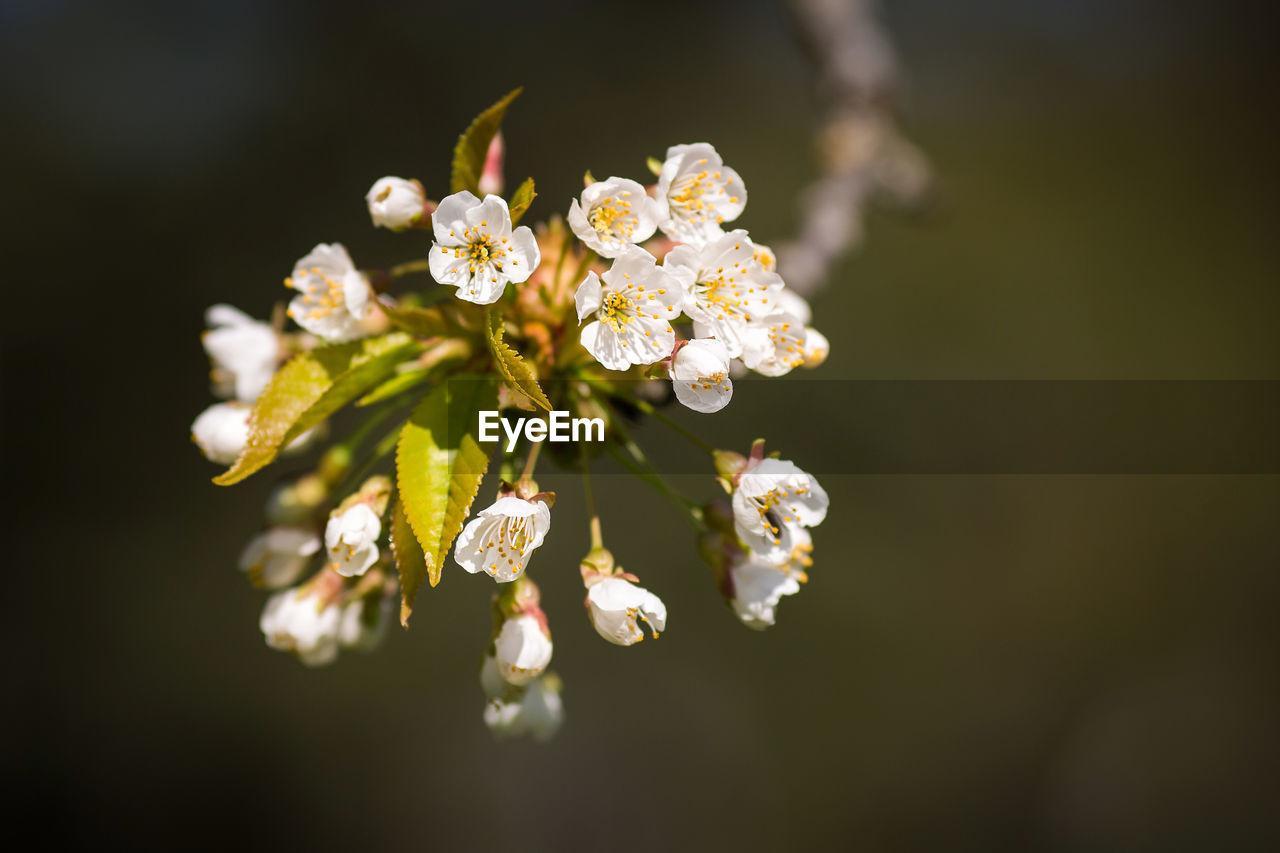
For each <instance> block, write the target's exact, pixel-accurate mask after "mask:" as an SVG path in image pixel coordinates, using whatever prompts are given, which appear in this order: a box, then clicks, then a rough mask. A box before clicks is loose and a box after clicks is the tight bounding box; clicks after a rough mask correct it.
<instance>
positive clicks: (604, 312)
mask: <svg viewBox="0 0 1280 853" xmlns="http://www.w3.org/2000/svg"><path fill="white" fill-rule="evenodd" d="M634 310H635V304H634V303H633V302H632V301H631V300H630V299H628V298H627V297H626V296H624V295H623V294H621V293H619V292H618V291H616V290H611V291H609V292H608V293H606V294H605V295H604V302H603V304H601V306H600V311H599V312H598V316H599V317H600V321H601V322H602V323H604V324H605V325H606V326H608V327H609V328H610V329H613V330H614V331H615V332H621V331H622V327H623V326H625V325H626V324H627V323H629V322H631V316H632V315H631V312H632V311H634Z"/></svg>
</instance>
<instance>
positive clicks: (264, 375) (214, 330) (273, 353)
mask: <svg viewBox="0 0 1280 853" xmlns="http://www.w3.org/2000/svg"><path fill="white" fill-rule="evenodd" d="M204 321H205V324H206V325H208V326H209V331H207V332H205V333H204V336H203V337H202V339H201V341H202V343H203V344H204V351H205V352H206V353H208V354H209V358H210V360H211V361H212V362H213V378H214V382H215V383H216V385H217V390H218V394H219V395H220V396H223V397H235V398H236V399H237V400H241V401H243V402H245V403H252V402H253V401H254V400H257V399H258V395H260V394H261V393H262V389H263V388H265V387H266V386H267V382H269V381H270V380H271V375H272V374H273V373H275V370H276V361H277V360H278V359H279V357H280V343H279V341H278V340H277V338H276V333H275V330H274V329H272V328H271V326H270V325H268V324H266V323H263V322H260V321H258V320H255V319H253V318H252V317H250V316H249V315H248V314H246V313H244V312H243V311H241V310H240V309H238V308H233V307H232V306H230V305H214V306H212V307H211V308H210V309H209V310H208V311H206V312H204Z"/></svg>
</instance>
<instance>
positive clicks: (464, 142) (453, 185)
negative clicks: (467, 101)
mask: <svg viewBox="0 0 1280 853" xmlns="http://www.w3.org/2000/svg"><path fill="white" fill-rule="evenodd" d="M523 88H524V87H520V88H517V89H512V90H511V91H510V92H508V93H507V94H506V95H504V96H503V97H502V99H501V100H499V101H498V102H497V103H496V104H494V105H493V106H491V107H489V109H487V110H485V111H484V112H482V113H480V115H478V116H476V117H475V120H474V121H472V122H471V124H470V125H469V126H468V127H467V129H466V130H465V131H463V133H462V135H461V136H459V137H458V144H457V145H456V146H455V147H454V149H453V175H452V177H451V178H450V180H449V192H454V193H458V192H462V191H463V190H466V191H468V192H472V193H478V192H479V191H480V174H481V172H482V171H483V170H484V158H485V155H486V154H487V153H488V152H489V143H490V142H492V141H493V137H494V134H496V133H497V132H498V128H499V127H501V126H502V117H503V116H504V115H506V112H507V107H508V105H510V103H511V102H512V101H513V100H515V98H516V96H517V95H519V94H520V92H521V91H523Z"/></svg>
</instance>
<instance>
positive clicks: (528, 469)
mask: <svg viewBox="0 0 1280 853" xmlns="http://www.w3.org/2000/svg"><path fill="white" fill-rule="evenodd" d="M541 451H542V442H541V441H535V442H533V446H532V447H530V448H529V456H528V457H527V458H526V459H525V460H524V471H522V472H521V473H520V479H522V480H523V479H526V478H528V477H532V476H533V469H534V466H535V465H537V464H538V453H540V452H541Z"/></svg>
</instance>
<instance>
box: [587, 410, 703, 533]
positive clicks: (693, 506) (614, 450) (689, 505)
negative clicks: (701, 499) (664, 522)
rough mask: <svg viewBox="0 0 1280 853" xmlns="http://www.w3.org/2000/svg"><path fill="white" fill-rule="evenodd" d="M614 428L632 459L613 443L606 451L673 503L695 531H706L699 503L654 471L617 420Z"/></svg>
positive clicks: (647, 459) (608, 445) (607, 446)
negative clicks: (674, 487) (681, 492)
mask: <svg viewBox="0 0 1280 853" xmlns="http://www.w3.org/2000/svg"><path fill="white" fill-rule="evenodd" d="M614 428H615V429H617V430H618V434H619V435H620V436H621V438H622V447H624V448H626V451H627V453H629V454H630V455H631V458H628V457H627V456H626V455H625V454H623V452H622V450H621V449H620V448H619V447H618V445H617V444H615V443H613V442H609V443H608V444H606V445H605V449H606V450H608V451H609V453H610V455H612V456H613V458H614V459H617V460H618V463H619V464H620V465H622V467H623V468H626V469H627V470H628V471H630V472H631V473H632V474H635V475H636V476H637V477H639V478H640V480H641V481H642V482H643V483H645V484H646V485H648V486H650V487H652V488H653V489H654V490H656V491H657V492H658V493H659V494H660V495H662V496H663V497H665V498H666V499H667V500H669V501H671V503H672V504H673V505H674V506H675V507H676V509H678V510H680V514H681V515H682V516H683V517H684V519H685V520H686V521H687V522H689V524H690V526H691V527H693V529H694V530H697V531H702V530H706V524H705V523H704V522H703V520H702V510H701V509H700V508H699V506H698V503H697V501H694V500H691V499H689V498H687V497H685V496H684V495H682V494H680V493H679V492H677V491H676V490H675V489H673V488H671V486H670V485H669V484H668V483H667V481H666V480H664V479H663V478H662V475H661V474H659V473H658V472H657V470H655V469H654V467H653V463H651V462H650V461H649V457H647V456H645V453H644V451H643V450H641V449H640V446H639V445H638V444H636V443H635V442H634V441H632V440H631V436H629V435H628V434H627V433H626V431H625V430H624V429H623V428H622V427H620V426H618V421H617V418H615V419H614Z"/></svg>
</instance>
